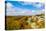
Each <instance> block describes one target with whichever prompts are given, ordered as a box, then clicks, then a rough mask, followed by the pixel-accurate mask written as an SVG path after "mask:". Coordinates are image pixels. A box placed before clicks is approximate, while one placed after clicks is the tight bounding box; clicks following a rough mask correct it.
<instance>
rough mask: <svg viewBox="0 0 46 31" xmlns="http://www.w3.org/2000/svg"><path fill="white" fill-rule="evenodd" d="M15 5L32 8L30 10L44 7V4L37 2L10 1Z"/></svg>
mask: <svg viewBox="0 0 46 31" xmlns="http://www.w3.org/2000/svg"><path fill="white" fill-rule="evenodd" d="M8 2H9V3H11V4H12V5H13V6H14V7H18V8H23V9H30V10H42V9H44V4H42V3H39V2H36V3H31V2H30V3H29V4H27V2H23V1H8Z"/></svg>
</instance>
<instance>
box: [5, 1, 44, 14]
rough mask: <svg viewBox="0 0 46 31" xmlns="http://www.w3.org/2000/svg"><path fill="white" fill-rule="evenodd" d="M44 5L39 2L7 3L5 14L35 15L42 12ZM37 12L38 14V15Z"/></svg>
mask: <svg viewBox="0 0 46 31" xmlns="http://www.w3.org/2000/svg"><path fill="white" fill-rule="evenodd" d="M44 7H45V6H44V3H39V2H23V1H7V10H6V11H7V14H8V15H10V14H12V15H17V14H21V15H22V14H31V15H32V14H36V13H38V11H40V12H42V10H43V9H45V8H44ZM40 12H39V13H40Z"/></svg>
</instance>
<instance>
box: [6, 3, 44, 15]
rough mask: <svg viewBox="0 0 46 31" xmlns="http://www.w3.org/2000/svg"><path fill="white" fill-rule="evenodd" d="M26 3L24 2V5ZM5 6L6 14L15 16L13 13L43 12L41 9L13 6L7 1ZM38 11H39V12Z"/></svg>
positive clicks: (32, 13) (33, 13)
mask: <svg viewBox="0 0 46 31" xmlns="http://www.w3.org/2000/svg"><path fill="white" fill-rule="evenodd" d="M26 4H28V3H25V5H26ZM6 5H7V8H6V14H7V16H15V15H36V14H40V13H43V11H44V10H43V11H40V10H38V11H36V10H30V9H24V8H19V7H14V5H12V4H11V3H7V4H6ZM36 6H37V5H36ZM39 11H40V12H39Z"/></svg>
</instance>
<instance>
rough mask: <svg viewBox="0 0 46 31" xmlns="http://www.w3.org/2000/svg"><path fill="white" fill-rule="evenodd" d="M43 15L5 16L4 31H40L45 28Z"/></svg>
mask: <svg viewBox="0 0 46 31" xmlns="http://www.w3.org/2000/svg"><path fill="white" fill-rule="evenodd" d="M44 16H45V15H44V14H41V15H34V16H6V24H5V28H6V30H15V29H34V28H35V29H37V28H38V29H40V28H44V27H45V24H44V23H45V17H44Z"/></svg>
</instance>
